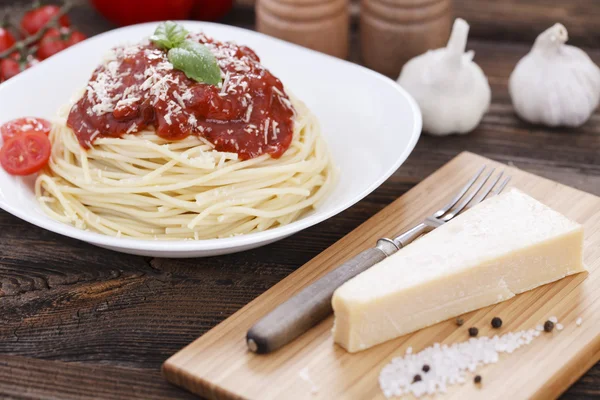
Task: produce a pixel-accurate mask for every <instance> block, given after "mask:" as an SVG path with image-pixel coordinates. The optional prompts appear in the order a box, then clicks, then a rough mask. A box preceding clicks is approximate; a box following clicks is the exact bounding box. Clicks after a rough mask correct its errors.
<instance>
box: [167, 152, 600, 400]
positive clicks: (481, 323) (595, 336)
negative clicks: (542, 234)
mask: <svg viewBox="0 0 600 400" xmlns="http://www.w3.org/2000/svg"><path fill="white" fill-rule="evenodd" d="M482 164H487V165H494V166H496V167H498V168H499V169H503V170H505V171H506V172H507V173H509V174H510V175H511V176H512V180H511V182H510V184H509V186H513V187H517V188H519V189H521V190H522V191H524V192H526V193H528V194H529V195H531V196H533V197H535V198H536V199H538V200H539V201H541V202H543V203H545V204H547V205H548V206H550V207H552V208H554V209H555V210H558V211H560V212H561V213H563V214H564V215H566V216H568V217H569V218H571V219H574V220H576V221H578V222H580V223H582V224H584V225H585V254H584V257H585V263H586V265H587V266H588V268H589V273H583V274H578V275H575V276H570V277H567V278H565V279H562V280H560V281H558V282H555V283H551V284H548V285H545V286H542V287H540V288H537V289H535V290H532V291H530V292H526V293H523V294H520V295H518V296H516V297H514V298H513V299H511V300H509V301H506V302H503V303H500V304H497V305H494V306H490V307H486V308H483V309H481V310H477V311H474V312H471V313H469V314H466V315H464V320H465V324H464V325H463V326H462V327H458V326H456V324H455V321H454V320H449V321H445V322H441V323H439V324H437V325H434V326H431V327H429V328H426V329H423V330H420V331H418V332H415V333H413V334H409V335H406V336H403V337H400V338H397V339H395V340H392V341H389V342H387V343H384V344H381V345H378V346H375V347H373V348H371V349H368V350H366V351H363V352H360V353H356V354H349V353H347V352H346V351H344V350H343V349H342V348H341V347H339V346H337V345H335V344H334V343H333V341H332V337H331V332H330V331H331V327H332V323H333V317H330V318H329V319H327V320H325V321H323V322H322V323H321V324H319V325H317V326H316V327H314V328H313V329H311V330H310V331H308V332H307V333H305V334H304V335H303V336H301V337H300V338H298V339H297V340H296V341H295V342H293V343H291V344H290V345H288V346H286V347H284V348H282V349H280V350H278V351H276V352H275V353H272V354H268V355H256V354H253V353H250V352H249V351H247V349H246V343H245V340H244V339H245V334H246V331H247V330H248V328H249V327H250V326H251V325H253V324H254V323H255V322H256V321H257V320H258V319H259V318H260V317H262V316H263V315H264V314H266V313H267V312H269V311H270V310H272V309H273V308H274V307H275V306H276V305H278V304H279V303H281V302H283V301H284V300H286V299H287V298H289V297H290V296H291V295H293V294H295V293H296V292H298V291H300V290H301V289H302V288H303V287H304V286H306V285H308V284H310V283H311V282H313V281H314V280H316V279H318V278H319V277H321V276H323V275H324V274H326V273H327V272H328V271H329V270H331V269H332V268H335V267H336V266H337V265H339V264H341V263H342V262H343V261H344V260H346V259H348V258H350V257H352V256H354V255H355V254H357V253H359V252H360V251H362V250H364V249H366V248H368V247H371V246H373V245H374V244H375V241H376V240H377V239H378V238H380V237H384V236H390V237H391V236H393V235H395V234H397V233H399V232H401V231H403V230H404V229H406V228H409V227H410V226H412V225H414V224H415V223H417V222H420V221H421V220H422V219H423V217H425V216H426V215H429V214H430V213H432V212H433V211H435V209H437V208H439V207H440V206H441V205H442V203H444V202H446V201H447V199H449V198H450V197H451V194H452V193H454V192H455V191H456V190H457V189H458V188H459V187H461V186H462V185H464V183H465V182H466V181H467V180H468V178H469V177H470V176H471V175H472V174H473V173H474V171H475V170H476V169H477V168H478V167H479V166H481V165H482ZM553 315H554V316H557V317H558V319H559V322H561V323H562V324H564V325H565V328H564V330H563V331H561V332H558V331H556V330H555V331H554V332H553V333H550V334H543V335H541V336H540V337H539V338H537V339H536V340H535V341H534V342H533V343H531V344H530V345H529V346H526V347H522V348H520V349H518V350H517V351H515V352H514V353H513V354H510V355H507V354H502V355H501V356H500V361H499V362H498V363H497V364H492V365H488V366H486V367H484V368H481V369H479V370H478V373H480V374H481V375H482V376H483V384H482V385H481V386H480V387H477V386H475V385H474V384H473V383H472V382H471V381H467V383H466V384H464V385H462V386H455V387H451V389H450V390H449V391H448V393H447V394H446V395H444V396H443V398H452V399H478V400H479V399H500V398H502V399H507V398H511V399H525V398H533V399H549V398H554V397H556V396H558V395H559V394H560V393H562V392H563V391H564V390H565V389H566V388H567V387H569V385H571V384H572V383H573V382H574V381H575V380H577V379H578V378H579V377H580V376H581V375H582V374H583V373H584V372H585V371H586V370H587V369H589V368H590V367H591V366H592V365H594V364H595V363H596V362H597V361H598V360H599V359H600V198H598V197H596V196H593V195H591V194H588V193H585V192H582V191H579V190H575V189H572V188H570V187H567V186H563V185H560V184H558V183H556V182H553V181H550V180H547V179H543V178H540V177H537V176H535V175H532V174H529V173H526V172H523V171H520V170H518V169H516V168H512V167H508V166H505V165H502V164H499V163H496V162H493V161H491V160H488V159H485V158H483V157H480V156H477V155H474V154H470V153H462V154H460V155H459V156H458V157H456V158H455V159H453V160H452V161H450V162H449V163H448V164H446V165H445V166H444V167H442V168H441V169H440V170H438V171H437V172H435V173H434V174H433V175H431V176H430V177H428V178H427V179H425V180H424V181H423V182H421V183H420V184H419V185H417V186H416V187H414V188H413V189H412V190H410V191H409V192H408V193H406V194H405V195H403V196H402V197H400V198H399V199H397V200H396V201H394V202H393V203H392V204H390V205H389V206H387V207H386V208H385V209H383V210H382V211H380V212H379V213H377V214H376V215H375V216H373V217H372V218H370V219H369V220H368V221H366V222H365V223H363V224H362V225H360V226H359V227H358V228H356V229H355V230H354V231H352V232H351V233H349V234H348V235H346V236H345V237H344V238H342V239H341V240H339V241H338V242H337V243H335V244H334V245H333V246H331V247H329V248H328V249H327V250H325V251H324V252H322V253H321V254H319V255H318V256H317V257H315V258H314V259H313V260H311V261H309V262H308V263H306V264H305V265H304V266H302V267H301V268H299V269H298V270H297V271H295V272H294V273H292V274H291V275H290V276H288V277H287V278H285V279H284V280H282V281H281V282H279V283H278V284H277V285H275V286H274V287H272V288H271V289H270V290H268V291H267V292H265V293H264V294H262V295H261V296H259V297H258V298H257V299H255V300H254V301H252V302H251V303H250V304H248V305H247V306H245V307H244V308H242V309H241V310H239V311H238V312H236V313H235V314H233V315H232V316H231V317H230V318H228V319H227V320H225V321H224V322H222V323H221V324H219V325H218V326H216V327H215V328H213V329H212V330H210V331H209V332H207V333H206V334H205V335H203V336H202V337H200V338H199V339H197V340H196V341H195V342H193V343H192V344H190V345H188V346H187V347H185V348H184V349H183V350H181V351H179V352H178V353H177V354H175V355H174V356H172V357H171V358H170V359H168V360H167V361H166V362H165V363H164V365H163V373H164V376H165V377H166V378H167V379H168V380H169V381H170V382H172V383H174V384H176V385H179V386H182V387H184V388H186V389H188V390H190V391H192V392H194V393H196V394H199V395H202V396H205V397H208V398H210V399H238V398H248V399H286V400H288V399H384V396H383V393H382V392H381V390H380V389H379V384H378V376H379V372H380V370H381V369H382V368H383V366H385V365H386V364H387V363H388V362H390V360H391V359H392V358H393V357H396V356H400V355H404V353H405V351H406V349H407V348H408V347H409V346H412V348H413V349H414V351H415V352H418V351H420V350H421V349H423V348H424V347H427V346H430V345H432V344H433V343H435V342H440V343H448V344H451V343H455V342H460V341H464V340H467V339H468V334H467V329H468V328H469V327H471V326H477V327H478V328H479V332H480V336H481V335H488V336H491V335H493V334H496V333H506V332H509V331H518V330H522V329H530V328H534V327H535V326H536V325H538V324H540V323H543V322H544V321H545V320H546V319H548V318H549V317H550V316H553ZM494 316H499V317H501V318H502V320H503V321H504V325H503V326H502V328H501V329H500V330H499V331H497V330H494V332H491V330H492V328H491V327H490V320H491V319H492V317H494ZM579 317H581V318H582V320H583V324H582V325H581V326H579V327H578V326H577V325H576V323H575V321H576V320H577V318H579ZM440 397H442V396H440Z"/></svg>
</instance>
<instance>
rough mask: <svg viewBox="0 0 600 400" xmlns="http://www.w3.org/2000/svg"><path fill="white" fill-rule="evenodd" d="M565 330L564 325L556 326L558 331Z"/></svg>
mask: <svg viewBox="0 0 600 400" xmlns="http://www.w3.org/2000/svg"><path fill="white" fill-rule="evenodd" d="M563 329H565V327H564V325H563V324H556V330H557V331H562V330H563Z"/></svg>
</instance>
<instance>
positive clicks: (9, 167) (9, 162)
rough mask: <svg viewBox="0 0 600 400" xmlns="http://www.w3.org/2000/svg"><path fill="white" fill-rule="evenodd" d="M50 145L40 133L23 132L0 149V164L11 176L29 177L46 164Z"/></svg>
mask: <svg viewBox="0 0 600 400" xmlns="http://www.w3.org/2000/svg"><path fill="white" fill-rule="evenodd" d="M51 151H52V145H51V143H50V139H48V136H46V135H45V134H44V133H42V132H23V133H22V134H20V135H18V136H15V137H14V138H12V139H9V140H8V141H6V142H5V143H4V145H3V146H2V148H1V149H0V164H1V165H2V168H4V170H6V172H8V173H9V174H11V175H29V174H33V173H34V172H38V171H39V170H41V169H42V168H44V166H45V165H46V164H47V163H48V159H49V158H50V152H51Z"/></svg>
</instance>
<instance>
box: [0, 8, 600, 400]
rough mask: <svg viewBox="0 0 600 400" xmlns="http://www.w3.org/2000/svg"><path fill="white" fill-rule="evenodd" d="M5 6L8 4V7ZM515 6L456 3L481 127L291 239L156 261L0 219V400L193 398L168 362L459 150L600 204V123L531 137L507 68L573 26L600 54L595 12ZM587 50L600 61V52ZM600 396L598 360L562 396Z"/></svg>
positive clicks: (418, 152) (533, 132) (431, 143)
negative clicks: (550, 30) (476, 71)
mask: <svg viewBox="0 0 600 400" xmlns="http://www.w3.org/2000/svg"><path fill="white" fill-rule="evenodd" d="M9 3H10V4H14V1H11V0H0V10H2V9H3V8H4V7H5V6H6V5H7V4H9ZM508 3H509V2H508V1H505V0H502V1H501V0H487V1H483V0H477V1H475V0H470V1H469V0H456V2H455V4H456V13H457V15H460V16H464V17H466V18H467V20H469V21H471V22H472V25H473V29H472V34H473V37H475V39H474V40H472V41H470V43H469V47H470V48H473V49H475V51H476V57H475V59H476V61H477V62H478V63H479V64H480V65H481V67H482V68H483V69H484V71H485V72H486V73H487V75H488V77H489V81H490V83H491V85H492V91H493V103H492V106H491V109H490V112H489V113H488V114H487V115H486V117H485V118H484V120H483V122H482V124H481V126H480V127H479V128H478V129H477V130H476V131H475V132H473V133H471V134H469V135H467V136H460V137H447V138H434V137H429V136H423V137H422V138H421V140H420V141H419V143H418V145H417V147H416V149H415V151H414V152H413V154H412V155H411V156H410V157H409V159H408V161H407V162H406V163H405V164H404V165H403V166H402V167H401V168H400V169H399V170H398V171H397V172H396V173H395V174H394V175H393V176H392V177H391V178H390V179H388V180H387V182H385V183H384V184H383V185H382V186H381V187H380V188H379V189H377V190H376V191H375V192H374V193H372V194H371V195H369V196H368V197H367V198H366V199H365V200H363V201H361V202H360V203H358V204H357V205H355V206H354V207H352V208H351V209H349V210H347V211H345V212H343V213H341V214H340V215H337V216H335V217H333V218H331V219H329V220H328V221H326V222H323V223H321V224H319V225H318V226H316V227H313V228H310V229H307V230H305V231H303V232H301V233H298V234H296V235H294V236H292V237H290V238H288V239H285V240H282V241H280V242H277V243H275V244H272V245H269V246H266V247H263V248H259V249H256V250H250V251H247V252H244V253H239V254H233V255H228V256H221V257H214V258H204V259H190V260H167V259H156V258H155V259H150V258H144V257H137V256H129V255H124V254H119V253H114V252H111V251H108V250H103V249H100V248H97V247H94V246H91V245H88V244H85V243H81V242H78V241H76V240H72V239H68V238H65V237H62V236H59V235H56V234H54V233H51V232H47V231H44V230H42V229H39V228H36V227H34V226H32V225H29V224H27V223H25V222H22V221H20V220H19V219H17V218H15V217H13V216H12V215H9V214H7V213H5V212H2V211H0V354H1V355H0V397H2V398H6V397H8V398H60V399H70V398H78V399H81V398H90V397H93V398H127V399H133V398H140V399H165V398H178V399H185V398H193V397H192V396H191V395H189V394H188V393H186V392H184V391H183V390H180V389H178V388H176V387H173V386H171V385H169V384H168V383H166V382H165V381H164V380H163V379H162V377H161V376H160V365H161V364H162V362H163V361H164V360H165V359H166V358H168V357H169V356H170V355H171V354H173V353H175V352H176V351H177V350H179V349H180V348H181V347H183V346H185V345H186V344H188V343H189V342H191V341H192V340H194V339H195V338H196V337H198V336H199V335H202V334H203V333H204V332H206V331H207V330H209V329H210V328H212V327H213V326H215V325H216V324H218V323H219V322H221V321H222V320H223V319H225V318H227V317H228V316H229V315H230V314H232V313H233V312H234V311H236V310H237V309H239V308H240V307H242V306H243V305H245V304H246V303H248V302H249V301H250V300H252V299H253V298H254V297H256V296H258V295H259V294H260V293H262V292H263V291H265V290H266V289H268V288H269V287H271V286H272V285H274V284H275V283H276V282H278V281H279V280H281V279H282V278H284V277H285V276H286V275H288V274H289V273H290V272H292V271H293V270H295V269H296V268H298V267H299V266H301V265H302V264H303V263H305V262H306V261H308V260H310V259H311V258H312V257H314V256H315V255H317V254H318V253H319V252H321V251H322V250H324V249H325V248H327V247H328V246H330V245H331V244H333V243H334V242H335V241H336V240H338V239H339V238H341V237H342V236H344V235H345V234H347V233H348V232H350V231H351V230H352V229H353V228H355V227H356V226H358V225H359V224H360V223H361V222H363V221H365V220H366V219H367V218H368V217H370V216H371V215H373V214H375V213H376V212H377V211H379V210H381V209H382V208H383V207H385V206H386V205H387V204H389V203H390V202H392V201H393V200H394V199H395V198H397V197H398V196H399V195H401V194H403V193H404V192H405V191H407V190H408V189H410V188H411V187H412V186H413V185H415V184H416V183H418V182H419V181H420V180H422V179H423V178H424V177H426V176H427V175H428V174H430V173H432V172H433V171H434V170H436V169H437V168H439V167H440V166H441V165H442V164H444V163H445V162H447V161H448V160H450V159H451V158H452V157H454V156H455V155H457V154H458V153H459V152H461V151H463V150H469V151H472V152H476V153H479V154H482V155H484V156H487V157H490V158H493V159H495V160H498V161H502V162H506V163H513V164H514V165H516V166H518V167H519V168H522V169H524V170H527V171H530V172H533V173H536V174H539V175H542V176H545V177H548V178H551V179H554V180H556V181H559V182H562V183H565V184H567V185H571V186H573V187H576V188H579V189H582V190H586V191H588V192H591V193H594V194H596V195H600V113H598V112H597V113H596V114H595V115H594V116H593V117H592V119H591V121H589V122H588V123H587V124H586V125H585V126H584V127H582V128H580V129H578V130H563V129H555V130H554V129H553V130H551V129H544V128H540V127H533V126H529V125H527V124H525V123H523V122H521V121H519V120H518V119H517V118H516V117H515V115H514V113H513V109H512V106H511V104H510V100H509V97H508V92H507V79H508V76H509V74H510V71H511V70H512V68H513V67H514V65H515V63H516V62H517V60H518V59H519V58H520V57H522V56H523V55H524V54H525V53H526V52H527V51H528V48H529V46H530V43H531V41H532V40H533V37H534V36H535V33H536V32H539V31H541V30H542V29H544V28H545V27H547V26H549V25H550V24H551V23H552V22H554V21H555V19H557V18H559V19H561V20H562V21H563V22H565V23H566V24H567V28H571V25H572V26H573V29H572V30H571V36H572V39H573V40H572V41H573V42H574V43H578V44H580V45H586V46H595V47H596V48H598V44H599V43H600V29H599V24H600V18H598V14H599V13H600V6H599V5H597V2H594V1H593V0H589V1H588V0H572V1H570V2H568V4H567V2H565V4H564V5H560V6H559V5H549V4H548V2H546V1H544V0H528V1H520V2H518V3H517V2H510V4H508ZM0 14H1V11H0ZM71 15H72V20H73V21H74V22H75V23H76V24H77V25H78V26H80V27H81V29H82V30H83V31H84V32H86V33H88V34H90V35H91V34H94V33H98V32H101V31H103V30H106V29H110V28H111V25H110V24H109V23H108V22H107V21H105V20H104V19H103V18H102V17H100V16H98V15H97V14H95V13H94V12H93V10H91V9H90V8H89V6H88V5H87V3H85V2H84V1H83V0H80V1H79V2H78V3H77V7H76V9H75V10H74V11H73V12H72V13H71ZM225 22H226V23H230V24H235V25H240V26H245V27H252V24H253V14H252V11H251V9H244V8H238V9H236V10H235V11H234V12H233V13H232V14H231V15H230V16H228V17H227V19H226V21H225ZM354 30H355V29H354ZM354 39H355V38H354ZM507 40H510V41H507ZM517 40H523V42H521V43H520V42H518V41H517ZM354 42H356V40H354ZM354 48H355V51H354V55H353V59H354V60H357V55H356V46H354ZM587 50H588V51H590V54H591V56H592V58H593V59H594V60H595V61H596V62H597V63H600V51H598V50H593V51H592V50H589V48H588V49H587ZM0 101H6V99H1V100H0ZM599 396H600V364H598V365H596V366H595V367H594V368H592V369H591V370H590V371H589V372H588V373H587V374H586V375H584V376H583V377H582V378H581V379H580V380H579V381H577V382H576V383H575V384H574V385H573V386H572V387H571V388H570V389H569V390H568V391H567V392H566V393H564V395H563V396H562V398H563V399H586V398H592V397H596V398H598V397H599Z"/></svg>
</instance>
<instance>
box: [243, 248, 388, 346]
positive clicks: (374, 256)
mask: <svg viewBox="0 0 600 400" xmlns="http://www.w3.org/2000/svg"><path fill="white" fill-rule="evenodd" d="M397 250H398V247H397V246H396V245H394V244H393V242H392V241H391V240H386V239H380V240H379V241H378V242H377V247H373V248H370V249H367V250H365V251H363V252H362V253H360V254H358V255H357V256H355V257H354V258H352V259H350V260H348V261H346V262H345V263H344V264H342V265H341V266H340V267H338V268H336V269H334V270H333V271H331V272H329V273H328V274H327V275H325V276H324V277H322V278H321V279H319V280H317V281H316V282H314V283H312V284H311V285H309V286H307V287H305V288H304V289H302V290H301V291H300V292H299V293H298V294H296V295H295V296H293V297H291V298H290V299H288V300H286V301H285V302H284V303H282V304H280V305H279V306H278V307H277V308H275V309H274V310H273V311H271V312H270V313H269V314H267V315H266V316H264V317H263V318H262V319H261V320H260V321H258V322H257V323H256V324H255V325H254V326H253V327H252V328H250V330H248V333H247V334H246V343H247V344H248V348H249V349H250V351H253V352H255V353H270V352H272V351H274V350H277V349H278V348H280V347H282V346H284V345H286V344H288V343H289V342H291V341H292V340H294V339H296V338H297V337H298V336H300V335H301V334H303V333H304V332H306V331H307V330H309V329H310V328H312V327H313V326H315V325H316V324H317V323H319V322H321V321H322V320H323V319H325V318H327V316H328V315H329V314H331V312H332V308H331V297H332V296H333V292H334V291H335V290H336V289H337V288H338V287H340V286H341V285H342V284H343V283H344V282H346V281H347V280H349V279H350V278H353V277H354V276H356V275H358V274H360V273H361V272H363V271H365V270H367V269H369V268H370V267H372V266H373V265H375V264H377V263H378V262H380V261H381V260H383V259H384V258H386V257H387V256H388V255H391V254H392V253H395V252H396V251H397Z"/></svg>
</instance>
